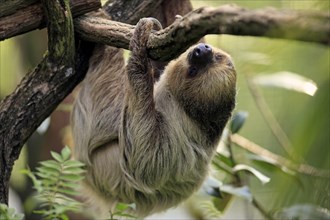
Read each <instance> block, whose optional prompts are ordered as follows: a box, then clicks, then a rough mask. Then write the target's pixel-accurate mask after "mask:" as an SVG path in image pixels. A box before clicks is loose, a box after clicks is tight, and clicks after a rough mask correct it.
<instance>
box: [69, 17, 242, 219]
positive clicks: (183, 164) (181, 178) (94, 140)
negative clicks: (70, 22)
mask: <svg viewBox="0 0 330 220" xmlns="http://www.w3.org/2000/svg"><path fill="white" fill-rule="evenodd" d="M154 26H155V27H157V26H158V23H157V22H155V21H154V20H153V19H141V20H140V21H139V23H138V24H137V27H136V29H135V32H134V36H133V39H132V41H131V43H130V49H131V51H132V55H131V58H130V60H129V62H128V64H127V67H126V69H125V67H124V66H123V57H122V51H121V50H119V49H115V48H111V47H106V48H105V47H98V48H96V50H97V51H96V52H95V53H94V56H93V57H92V58H91V60H90V69H89V72H88V74H87V76H86V79H85V81H84V83H83V85H82V88H81V91H80V93H79V96H78V97H77V100H76V103H75V106H74V110H73V113H72V126H73V134H74V141H75V145H76V146H75V156H76V158H77V159H79V160H81V161H82V162H84V163H86V164H87V167H88V171H87V174H86V179H85V180H84V186H85V188H86V190H87V191H88V192H89V193H88V194H89V196H91V197H92V201H93V204H94V205H96V206H97V207H98V208H100V209H104V210H105V213H106V212H108V211H109V210H111V209H112V208H113V207H114V205H115V204H116V203H117V202H123V203H135V204H136V210H135V211H134V214H135V215H137V216H140V217H144V216H147V215H149V214H152V213H155V212H159V211H163V210H166V209H168V208H170V207H172V206H175V205H177V204H179V203H180V202H181V201H183V200H185V199H187V198H188V197H189V196H190V195H192V193H193V192H194V191H196V190H197V189H198V188H199V187H200V185H201V184H202V182H203V180H204V178H205V176H206V175H207V171H208V165H209V163H210V162H211V160H212V156H213V154H214V152H215V150H216V146H217V143H218V141H219V139H220V136H221V133H222V131H223V128H224V127H225V125H226V123H227V121H228V119H229V118H230V116H231V112H232V110H233V108H234V106H235V94H236V88H235V85H236V73H235V69H234V67H233V64H232V61H231V58H230V56H229V55H228V54H226V53H225V52H223V51H222V50H219V49H216V48H212V57H211V59H210V60H209V61H208V62H207V63H202V65H201V64H198V63H197V64H196V65H195V63H194V62H193V61H192V60H193V59H192V58H191V57H192V53H193V52H194V49H195V48H196V47H197V46H193V47H191V48H189V49H188V50H187V51H186V52H185V53H183V54H182V55H181V56H180V57H179V58H177V59H176V60H174V61H172V62H170V63H169V65H168V66H167V67H166V69H165V71H164V73H163V74H162V76H161V78H160V80H159V81H158V82H157V83H156V84H155V85H154V79H153V73H152V68H151V65H150V61H149V60H148V58H147V51H146V43H147V41H148V37H149V34H150V32H151V31H152V29H153V28H154ZM104 59H106V60H109V62H108V63H107V64H104V62H103V65H98V64H99V63H100V61H101V60H104ZM192 68H193V72H191V69H192ZM191 73H193V74H191Z"/></svg>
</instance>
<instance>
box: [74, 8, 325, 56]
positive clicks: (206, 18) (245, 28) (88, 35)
mask: <svg viewBox="0 0 330 220" xmlns="http://www.w3.org/2000/svg"><path fill="white" fill-rule="evenodd" d="M74 23H75V28H76V31H77V33H78V35H79V36H80V37H81V38H82V39H85V40H88V41H92V42H97V43H102V44H108V45H111V46H115V47H121V48H125V49H128V45H129V41H130V38H131V37H132V34H133V30H134V26H132V25H128V24H124V23H120V22H115V21H111V20H108V19H103V18H98V17H92V16H82V17H79V18H77V19H75V21H74ZM206 34H231V35H243V36H265V37H269V38H282V39H295V40H300V41H306V42H315V43H320V44H325V45H329V44H330V16H329V15H328V14H326V13H325V14H323V13H319V14H317V15H316V14H311V13H298V12H292V11H280V10H275V9H258V10H246V9H244V8H241V7H237V6H233V5H225V6H222V7H219V8H209V7H206V8H200V9H197V10H195V11H193V12H191V13H189V14H187V15H186V16H184V17H182V18H178V19H176V20H175V21H174V23H173V24H172V25H170V26H169V27H167V28H165V29H163V30H160V31H158V32H155V33H153V34H152V35H151V36H150V40H149V42H148V51H149V56H150V58H152V59H154V60H161V61H167V60H170V59H172V58H174V57H175V56H176V55H178V54H180V53H182V52H183V51H185V50H186V49H187V48H188V47H189V46H191V45H192V44H194V43H196V42H197V41H198V40H199V39H200V38H201V37H203V36H204V35H206Z"/></svg>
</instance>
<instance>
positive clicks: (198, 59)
mask: <svg viewBox="0 0 330 220" xmlns="http://www.w3.org/2000/svg"><path fill="white" fill-rule="evenodd" d="M191 59H192V60H191V61H192V62H194V63H200V64H206V63H208V62H210V61H211V60H212V47H211V46H209V45H207V44H203V43H200V44H198V45H197V46H196V47H195V48H194V49H193V51H192V55H191Z"/></svg>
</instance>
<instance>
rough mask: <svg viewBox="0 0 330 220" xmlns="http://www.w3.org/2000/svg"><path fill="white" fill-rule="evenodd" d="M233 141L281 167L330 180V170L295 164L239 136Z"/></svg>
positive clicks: (235, 136)
mask: <svg viewBox="0 0 330 220" xmlns="http://www.w3.org/2000/svg"><path fill="white" fill-rule="evenodd" d="M231 141H232V142H233V143H235V144H237V145H238V146H239V147H241V148H243V149H245V150H247V151H249V152H251V153H254V154H256V155H259V156H261V157H263V158H265V159H267V160H270V161H272V162H274V163H275V164H277V165H279V166H282V167H286V168H288V169H290V170H293V171H295V172H298V173H301V174H305V175H309V176H314V177H321V178H330V171H329V170H321V169H318V168H315V167H313V166H311V165H308V164H295V163H293V162H291V161H290V160H288V159H286V158H285V157H282V156H280V155H277V154H274V153H273V152H270V151H269V150H267V149H265V148H263V147H261V146H260V145H258V144H256V143H254V142H252V141H250V140H248V139H246V138H245V137H243V136H241V135H239V134H233V135H231Z"/></svg>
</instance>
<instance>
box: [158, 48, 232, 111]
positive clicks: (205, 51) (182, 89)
mask: <svg viewBox="0 0 330 220" xmlns="http://www.w3.org/2000/svg"><path fill="white" fill-rule="evenodd" d="M164 75H165V76H166V78H167V83H168V87H169V89H170V91H171V93H172V94H173V96H174V97H175V98H176V99H177V100H179V102H181V104H182V105H183V106H184V107H185V108H188V109H189V108H197V109H199V110H200V111H198V113H196V114H200V113H201V111H202V112H203V113H205V114H212V115H213V114H217V113H216V112H218V109H219V108H224V107H225V108H227V107H226V106H228V105H232V103H233V105H234V104H235V95H236V71H235V68H234V65H233V62H232V60H231V58H230V56H229V55H228V54H227V53H226V52H224V51H222V50H220V49H218V48H214V47H211V46H210V45H207V44H204V43H200V44H197V45H195V46H192V47H190V48H189V49H188V50H187V51H186V52H185V53H183V54H181V56H180V57H179V58H177V59H176V60H174V61H172V62H171V63H170V64H169V65H168V67H167V68H166V69H165V74H164ZM228 107H229V106H228ZM232 108H233V107H232ZM186 110H187V109H186ZM231 110H232V109H230V111H231Z"/></svg>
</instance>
